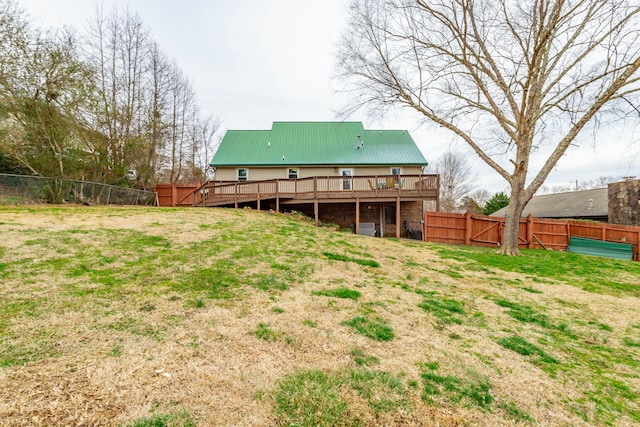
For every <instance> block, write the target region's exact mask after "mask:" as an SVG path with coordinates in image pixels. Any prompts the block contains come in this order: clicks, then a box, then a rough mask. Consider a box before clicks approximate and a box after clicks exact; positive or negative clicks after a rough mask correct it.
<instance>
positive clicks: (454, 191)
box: [436, 151, 476, 212]
mask: <svg viewBox="0 0 640 427" xmlns="http://www.w3.org/2000/svg"><path fill="white" fill-rule="evenodd" d="M436 173H438V174H439V175H440V210H441V211H444V212H453V211H455V210H457V208H458V205H459V204H460V202H461V201H462V198H463V197H464V196H466V195H468V194H469V193H470V192H471V190H473V188H474V186H475V185H474V184H473V181H474V180H475V179H476V175H474V173H473V170H472V169H471V166H470V165H469V162H468V161H467V159H466V157H465V156H464V154H462V153H459V152H453V151H449V152H447V153H444V154H443V155H442V157H440V159H438V161H437V163H436Z"/></svg>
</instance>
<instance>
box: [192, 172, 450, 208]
mask: <svg viewBox="0 0 640 427" xmlns="http://www.w3.org/2000/svg"><path fill="white" fill-rule="evenodd" d="M438 187H439V177H438V175H381V176H353V177H343V176H337V177H333V176H331V177H329V176H327V177H312V178H302V179H274V180H268V181H245V182H215V181H209V182H206V183H205V184H204V185H202V186H201V187H199V188H197V189H196V190H194V191H193V193H192V195H191V199H192V200H191V201H192V204H193V206H205V207H215V206H234V207H238V205H240V204H243V203H251V202H257V203H258V207H259V206H260V203H261V202H262V201H269V200H275V202H276V206H277V207H276V210H279V205H280V204H299V203H316V204H317V203H341V202H355V201H356V200H360V201H362V202H367V201H369V202H376V201H379V202H384V201H398V200H399V201H417V200H437V199H438Z"/></svg>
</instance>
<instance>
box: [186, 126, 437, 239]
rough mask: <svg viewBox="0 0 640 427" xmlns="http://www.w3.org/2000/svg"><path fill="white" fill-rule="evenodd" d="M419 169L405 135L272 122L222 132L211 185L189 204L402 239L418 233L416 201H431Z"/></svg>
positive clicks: (427, 178) (432, 191) (433, 187)
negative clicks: (278, 214) (297, 216)
mask: <svg viewBox="0 0 640 427" xmlns="http://www.w3.org/2000/svg"><path fill="white" fill-rule="evenodd" d="M426 165H427V161H426V160H425V158H424V156H423V155H422V153H421V152H420V150H419V149H418V147H417V145H416V143H415V142H414V140H413V139H412V138H411V135H410V134H409V132H407V131H406V130H369V129H365V128H364V126H363V125H362V123H361V122H274V123H273V125H272V127H271V129H270V130H229V131H227V132H226V134H225V136H224V138H223V139H222V142H221V143H220V146H219V148H218V150H217V151H216V153H215V155H214V156H213V159H212V160H211V166H212V167H213V168H214V170H215V181H211V182H208V183H206V184H204V185H203V186H202V187H200V188H199V189H198V191H197V197H198V198H197V199H196V200H194V204H196V205H199V206H228V207H236V208H238V207H245V206H250V207H252V208H254V209H273V210H276V211H280V210H296V211H299V212H303V213H305V214H307V215H309V216H311V217H314V218H315V220H316V223H318V222H319V221H323V222H331V223H335V224H338V225H340V226H341V227H344V228H347V227H352V229H353V230H354V231H355V232H356V233H361V234H370V235H377V236H395V237H402V236H405V235H407V234H409V233H410V232H413V231H415V230H416V229H421V221H422V216H423V215H422V213H423V209H422V206H423V202H424V201H427V200H434V201H436V203H437V200H438V176H437V175H424V174H423V173H422V171H423V168H424V167H425V166H426ZM194 194H196V193H194Z"/></svg>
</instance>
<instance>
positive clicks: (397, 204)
mask: <svg viewBox="0 0 640 427" xmlns="http://www.w3.org/2000/svg"><path fill="white" fill-rule="evenodd" d="M401 222H402V221H401V220H400V196H397V197H396V239H399V238H400V223H401Z"/></svg>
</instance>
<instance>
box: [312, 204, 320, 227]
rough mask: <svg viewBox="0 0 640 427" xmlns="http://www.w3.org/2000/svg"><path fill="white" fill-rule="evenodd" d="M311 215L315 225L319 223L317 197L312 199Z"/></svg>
mask: <svg viewBox="0 0 640 427" xmlns="http://www.w3.org/2000/svg"><path fill="white" fill-rule="evenodd" d="M313 216H314V217H315V220H316V227H317V226H318V225H320V221H319V220H318V199H315V200H314V201H313Z"/></svg>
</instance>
